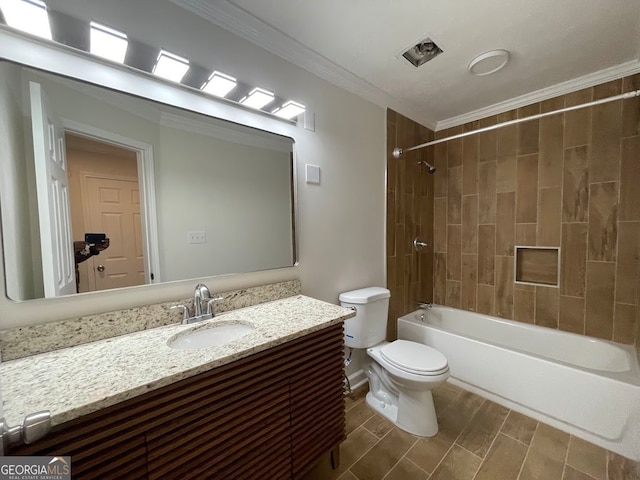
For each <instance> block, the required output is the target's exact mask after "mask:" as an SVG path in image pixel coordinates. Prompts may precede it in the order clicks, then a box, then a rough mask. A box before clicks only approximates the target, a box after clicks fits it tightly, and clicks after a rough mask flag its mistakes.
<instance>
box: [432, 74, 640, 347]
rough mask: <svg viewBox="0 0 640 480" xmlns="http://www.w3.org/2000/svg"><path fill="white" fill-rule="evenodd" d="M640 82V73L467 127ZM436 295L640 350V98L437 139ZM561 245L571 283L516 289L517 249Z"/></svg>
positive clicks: (563, 274)
mask: <svg viewBox="0 0 640 480" xmlns="http://www.w3.org/2000/svg"><path fill="white" fill-rule="evenodd" d="M636 89H640V75H635V76H633V77H627V78H624V79H621V80H616V81H612V82H608V83H605V84H602V85H598V86H596V87H593V88H588V89H585V90H581V91H578V92H575V93H571V94H568V95H564V96H561V97H557V98H553V99H550V100H547V101H543V102H540V103H536V104H534V105H530V106H527V107H524V108H520V109H517V110H513V111H510V112H507V113H504V114H500V115H497V116H492V117H489V118H485V119H483V120H480V121H478V122H473V123H470V124H467V125H464V126H462V127H456V128H451V129H448V130H445V131H439V132H437V133H436V135H435V137H436V138H444V137H446V136H450V135H452V134H456V133H460V132H462V131H467V130H473V129H476V128H480V127H485V126H488V125H492V124H495V123H500V122H504V121H507V120H511V119H514V118H517V117H518V118H521V117H527V116H530V115H534V114H537V113H541V112H548V111H551V110H555V109H558V108H563V107H568V106H572V105H577V104H580V103H585V102H589V101H592V100H597V99H601V98H605V97H609V96H611V95H616V94H620V93H621V92H628V91H631V90H636ZM434 161H435V165H436V167H437V168H438V173H436V174H435V177H434V179H435V183H434V189H435V192H434V196H435V199H434V249H435V253H434V302H436V303H440V304H445V305H449V306H453V307H460V308H463V309H465V310H472V311H478V312H482V313H488V314H492V315H497V316H500V317H503V318H510V319H515V320H518V321H521V322H527V323H535V324H537V325H543V326H545V327H551V328H558V329H560V330H565V331H569V332H575V333H579V334H583V335H589V336H594V337H600V338H605V339H609V340H615V341H618V342H623V343H627V344H633V343H634V342H635V343H636V344H637V345H640V322H638V311H639V308H638V305H639V294H640V288H639V286H638V283H639V280H640V273H639V267H640V262H639V256H640V100H639V99H638V98H634V99H629V100H625V101H617V102H612V103H607V104H604V105H599V106H594V107H590V108H587V109H581V110H576V111H573V112H568V113H564V114H559V115H553V116H549V117H546V118H543V119H539V120H535V121H530V122H524V123H520V124H518V125H514V126H510V127H505V128H501V129H498V130H494V131H491V132H485V133H482V134H478V135H471V136H469V137H465V138H463V139H458V140H453V141H449V142H446V143H443V144H440V145H437V146H435V158H434ZM515 245H537V246H556V247H560V248H561V270H560V285H559V288H552V287H539V286H530V285H519V284H514V278H513V272H514V264H513V262H514V246H515Z"/></svg>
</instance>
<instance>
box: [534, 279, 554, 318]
mask: <svg viewBox="0 0 640 480" xmlns="http://www.w3.org/2000/svg"><path fill="white" fill-rule="evenodd" d="M558 302H559V295H558V289H557V288H550V287H536V322H535V323H536V325H540V326H541V327H549V328H558V309H559V306H558Z"/></svg>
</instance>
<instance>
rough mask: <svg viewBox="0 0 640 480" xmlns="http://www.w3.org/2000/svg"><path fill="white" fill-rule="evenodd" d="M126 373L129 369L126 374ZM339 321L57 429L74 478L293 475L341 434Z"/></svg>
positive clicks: (41, 444)
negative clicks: (336, 323) (69, 460)
mask: <svg viewBox="0 0 640 480" xmlns="http://www.w3.org/2000/svg"><path fill="white" fill-rule="evenodd" d="M123 375H126V372H123ZM342 379H343V330H342V324H341V323H340V324H338V325H334V326H331V327H328V328H325V329H323V330H319V331H317V332H314V333H312V334H309V335H306V336H304V337H301V338H298V339H295V340H292V341H290V342H287V343H285V344H283V345H280V346H277V347H273V348H271V349H269V350H266V351H263V352H260V353H256V354H254V355H251V356H249V357H246V358H243V359H241V360H237V361H235V362H233V363H230V364H227V365H224V366H221V367H217V368H215V369H213V370H210V371H208V372H205V373H201V374H199V375H196V376H194V377H191V378H188V379H185V380H182V381H179V382H177V383H174V384H172V385H168V386H166V387H163V388H160V389H158V390H154V391H151V392H149V393H146V394H144V395H141V396H138V397H135V398H132V399H130V400H127V401H124V402H121V403H119V404H117V405H114V406H112V407H109V408H106V409H103V410H100V411H98V412H95V413H92V414H90V415H85V416H83V417H80V418H77V419H75V420H72V421H70V422H67V423H64V424H61V425H58V426H56V427H54V429H53V430H52V432H51V433H50V434H49V435H47V436H46V437H45V438H43V439H42V440H40V441H38V442H36V443H35V444H32V445H22V446H19V447H16V448H14V449H13V450H12V451H11V452H10V454H11V455H70V456H71V465H72V468H71V473H72V478H74V479H76V478H77V479H84V478H87V479H88V478H96V479H97V478H99V479H110V478H114V479H115V478H118V479H122V478H135V479H145V478H148V479H171V478H180V479H189V478H194V479H203V478H215V479H224V480H229V479H258V478H260V479H270V480H271V479H296V478H301V477H302V476H303V475H304V474H305V473H306V472H307V471H308V470H310V469H311V468H312V467H313V465H314V463H315V462H316V461H317V460H318V459H319V457H320V456H321V455H322V454H323V453H325V452H328V451H329V450H331V449H332V448H335V447H336V446H337V445H338V444H339V443H340V442H341V441H342V440H344V438H345V424H344V400H343V393H342V392H343V387H342Z"/></svg>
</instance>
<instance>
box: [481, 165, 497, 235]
mask: <svg viewBox="0 0 640 480" xmlns="http://www.w3.org/2000/svg"><path fill="white" fill-rule="evenodd" d="M478 223H480V224H483V223H496V162H495V161H493V162H486V163H481V164H480V166H479V169H478Z"/></svg>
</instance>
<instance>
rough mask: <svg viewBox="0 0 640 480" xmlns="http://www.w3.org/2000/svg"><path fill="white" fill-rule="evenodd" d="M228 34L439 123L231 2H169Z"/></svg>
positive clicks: (409, 113) (359, 93)
mask: <svg viewBox="0 0 640 480" xmlns="http://www.w3.org/2000/svg"><path fill="white" fill-rule="evenodd" d="M169 1H170V2H171V3H173V4H175V5H177V6H179V7H182V8H184V9H185V10H188V11H190V12H191V13H194V14H196V15H198V16H199V17H201V18H204V19H205V20H207V21H209V22H211V23H213V24H214V25H217V26H218V27H220V28H223V29H224V30H226V31H228V32H230V33H232V34H234V35H236V36H238V37H241V38H243V39H245V40H248V41H249V42H251V43H253V44H255V45H257V46H259V47H261V48H263V49H264V50H267V51H268V52H270V53H273V54H274V55H277V56H279V57H280V58H283V59H284V60H287V61H289V62H291V63H293V64H294V65H297V66H298V67H300V68H302V69H304V70H306V71H308V72H310V73H312V74H314V75H316V76H318V77H320V78H322V79H324V80H326V81H328V82H329V83H332V84H333V85H336V86H338V87H340V88H342V89H344V90H346V91H348V92H350V93H353V94H355V95H357V96H359V97H361V98H363V99H365V100H367V101H369V102H371V103H373V104H375V105H378V106H380V107H383V108H392V109H393V110H395V111H397V112H399V113H401V114H402V115H405V116H406V117H408V118H411V119H412V120H414V121H416V122H418V123H421V124H422V125H424V126H425V127H427V128H430V129H431V130H433V129H434V128H435V127H436V121H435V119H433V118H431V117H429V116H428V115H425V114H424V112H420V111H418V110H416V109H415V108H414V107H413V106H412V105H411V104H410V103H409V102H403V101H401V100H398V99H396V98H394V97H393V96H391V95H389V94H388V93H386V92H384V91H382V90H381V89H379V88H378V87H376V86H374V85H372V84H371V83H369V82H367V81H366V80H364V79H362V78H360V77H358V76H356V75H354V74H353V73H351V72H349V71H348V70H346V69H344V68H342V67H340V66H339V65H337V64H335V63H333V62H331V61H330V60H328V59H327V58H325V57H323V56H322V55H320V54H318V53H317V52H315V51H313V50H311V49H309V48H307V47H305V46H304V45H302V44H301V43H300V42H298V41H296V40H294V39H293V38H291V37H289V36H288V35H286V34H284V33H283V32H281V31H279V30H277V29H276V28H274V27H272V26H271V25H269V24H268V23H265V22H263V21H262V20H260V19H258V18H256V17H254V16H253V15H251V14H250V13H249V12H247V11H245V10H243V9H241V8H240V7H238V6H237V5H234V4H233V3H231V2H229V1H228V0H216V1H215V2H213V1H211V0H169Z"/></svg>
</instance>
